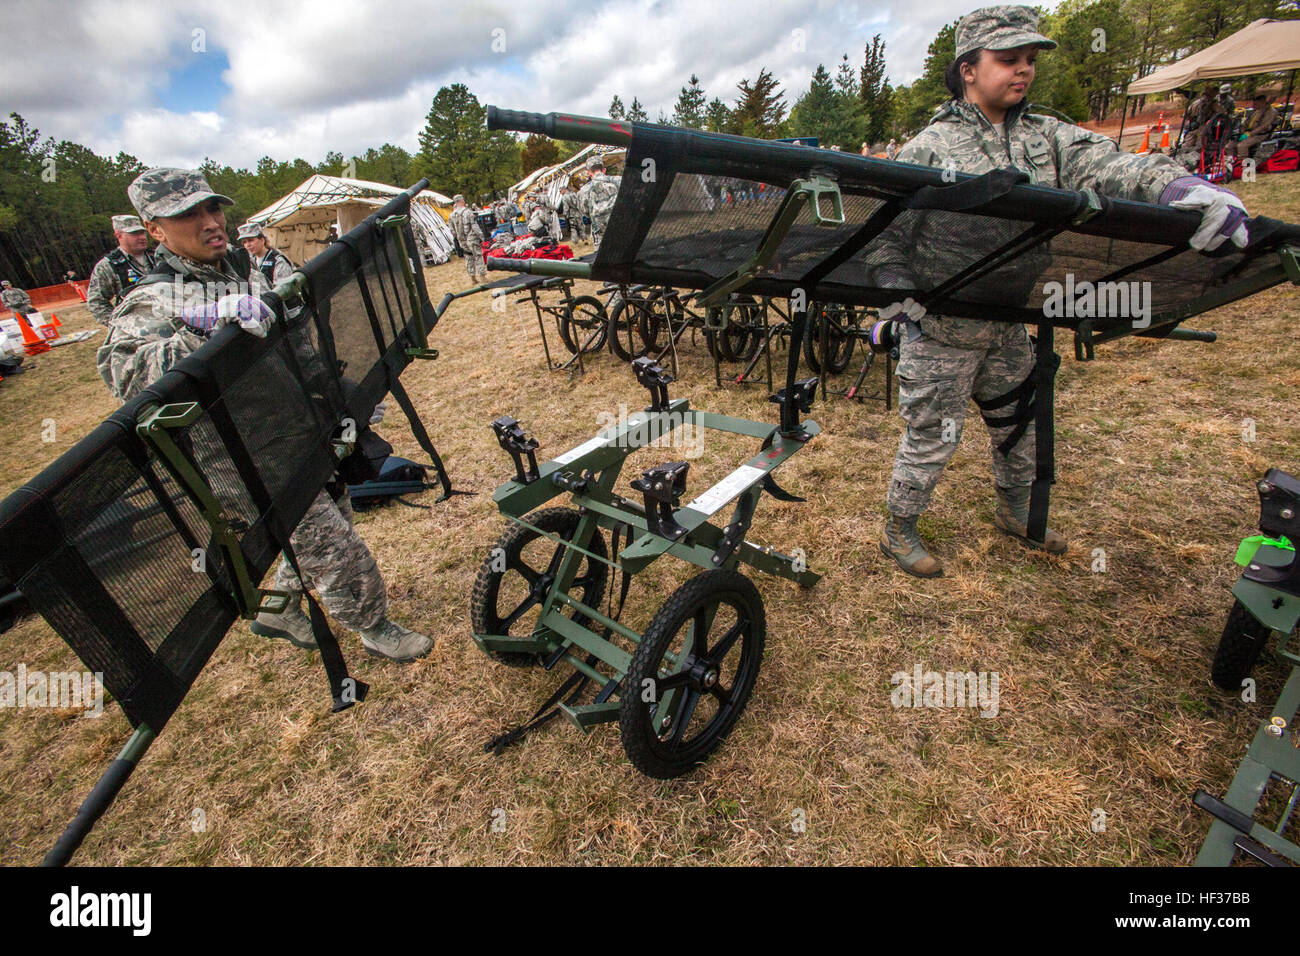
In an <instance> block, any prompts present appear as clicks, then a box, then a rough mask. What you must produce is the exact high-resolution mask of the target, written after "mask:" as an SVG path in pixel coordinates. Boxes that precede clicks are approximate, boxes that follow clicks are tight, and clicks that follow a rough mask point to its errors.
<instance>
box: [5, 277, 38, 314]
mask: <svg viewBox="0 0 1300 956" xmlns="http://www.w3.org/2000/svg"><path fill="white" fill-rule="evenodd" d="M0 302H3V303H4V307H5V308H6V309H8V310H9V311H10V312H12V313H13V314H14V315H31V314H32V313H33V312H35V311H36V309H35V308H34V307H33V306H32V297H31V296H29V295H28V294H27V293H26V292H24V291H23V290H22V289H16V288H14V286H13V283H11V282H10V281H9V280H8V279H5V280H4V281H3V282H0Z"/></svg>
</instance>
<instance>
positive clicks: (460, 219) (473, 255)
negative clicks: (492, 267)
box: [447, 193, 487, 285]
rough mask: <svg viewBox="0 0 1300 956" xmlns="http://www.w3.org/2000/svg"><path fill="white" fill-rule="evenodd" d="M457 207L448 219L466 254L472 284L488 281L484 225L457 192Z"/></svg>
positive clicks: (455, 197)
mask: <svg viewBox="0 0 1300 956" xmlns="http://www.w3.org/2000/svg"><path fill="white" fill-rule="evenodd" d="M452 201H453V202H454V203H455V204H456V208H454V209H453V210H452V211H451V217H450V218H449V219H448V220H447V222H448V225H450V226H451V231H452V233H453V234H454V235H455V236H456V241H457V242H458V243H460V251H461V252H463V253H464V254H465V271H466V272H468V273H469V278H470V285H473V284H474V283H475V282H486V281H487V263H486V262H484V261H483V227H482V226H480V225H479V224H478V217H477V216H475V215H474V210H473V209H470V208H469V206H467V205H466V204H465V197H464V196H462V195H461V194H460V193H457V194H456V195H455V196H453V197H452Z"/></svg>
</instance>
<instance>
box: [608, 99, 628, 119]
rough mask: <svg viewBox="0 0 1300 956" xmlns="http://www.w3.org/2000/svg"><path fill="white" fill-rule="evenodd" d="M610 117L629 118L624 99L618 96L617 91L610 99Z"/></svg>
mask: <svg viewBox="0 0 1300 956" xmlns="http://www.w3.org/2000/svg"><path fill="white" fill-rule="evenodd" d="M609 118H610V119H616V120H621V119H627V110H626V109H625V108H624V106H623V101H622V100H620V99H619V98H618V94H617V93H615V94H614V98H613V99H612V100H610V101H609Z"/></svg>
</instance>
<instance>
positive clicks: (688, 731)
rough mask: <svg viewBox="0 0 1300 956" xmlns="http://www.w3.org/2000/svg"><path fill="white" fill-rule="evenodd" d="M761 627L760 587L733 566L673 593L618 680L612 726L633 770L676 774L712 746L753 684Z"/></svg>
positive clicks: (738, 711)
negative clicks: (616, 726)
mask: <svg viewBox="0 0 1300 956" xmlns="http://www.w3.org/2000/svg"><path fill="white" fill-rule="evenodd" d="M766 630H767V622H766V618H765V616H764V613H763V601H762V598H760V597H759V595H758V589H757V588H755V587H754V585H753V583H752V582H751V581H750V580H749V578H747V577H745V576H744V575H743V574H740V573H739V572H737V571H705V572H704V573H703V574H698V575H696V576H695V577H693V578H691V579H690V580H689V581H687V582H686V583H685V584H683V585H682V586H681V587H680V588H678V589H677V590H676V591H674V592H673V594H672V595H671V596H670V597H669V598H668V600H667V601H666V602H665V603H664V606H663V607H661V608H660V609H659V612H658V613H657V614H655V616H654V618H653V619H652V620H651V621H650V625H649V626H648V627H647V628H646V630H645V633H644V634H643V635H642V636H641V643H640V644H638V645H637V649H636V653H635V654H633V655H632V663H631V665H630V666H629V667H628V671H627V676H626V677H624V678H623V692H622V700H621V703H620V704H619V711H618V724H619V730H620V731H621V733H622V737H623V749H624V750H625V751H627V756H628V759H629V760H631V761H632V763H633V765H634V766H635V767H636V768H637V769H638V770H640V771H641V772H642V773H644V774H646V775H648V776H651V777H658V778H660V779H668V778H670V777H677V776H681V775H682V774H684V773H686V772H687V771H689V770H691V769H692V768H694V767H695V766H697V765H698V764H700V763H701V762H702V761H703V760H704V759H705V758H706V757H708V755H709V754H711V753H713V751H714V750H716V749H717V747H718V745H719V744H721V743H722V741H723V739H724V738H725V737H726V736H727V734H728V733H730V732H731V728H732V727H733V726H734V725H735V723H736V721H737V720H738V719H739V718H740V715H741V713H743V712H744V710H745V703H746V702H747V701H748V700H749V695H750V693H751V692H752V691H753V689H754V681H755V679H756V678H757V677H758V666H759V663H760V662H761V661H762V657H763V639H764V635H765V633H766ZM670 653H671V654H672V655H674V659H671V660H670V659H668V656H667V655H668V654H670ZM650 697H652V698H653V700H648V699H646V698H650Z"/></svg>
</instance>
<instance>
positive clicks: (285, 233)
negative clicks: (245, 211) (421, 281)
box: [248, 174, 453, 263]
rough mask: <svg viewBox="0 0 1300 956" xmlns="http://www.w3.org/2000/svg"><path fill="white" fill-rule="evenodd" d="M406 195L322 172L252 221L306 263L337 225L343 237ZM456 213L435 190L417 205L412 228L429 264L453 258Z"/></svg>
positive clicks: (288, 253)
mask: <svg viewBox="0 0 1300 956" xmlns="http://www.w3.org/2000/svg"><path fill="white" fill-rule="evenodd" d="M400 192H403V190H401V189H398V188H397V187H396V186H389V185H386V184H385V183H372V182H368V181H366V180H364V179H343V178H341V177H338V176H322V175H319V174H318V175H315V176H312V177H310V178H309V179H307V180H306V181H305V182H304V183H303V184H302V185H301V186H299V187H298V188H297V189H295V190H293V192H291V193H289V194H288V195H287V196H284V197H282V198H281V199H278V200H277V201H275V202H273V203H271V205H269V206H267V207H266V208H265V209H263V210H261V211H259V212H256V213H254V214H253V215H251V216H249V217H248V221H249V222H260V223H261V224H262V226H263V227H264V228H265V230H266V234H267V238H268V241H269V242H270V243H271V245H273V246H275V248H277V249H279V250H280V251H281V252H283V253H284V254H285V255H286V256H288V257H289V258H290V259H291V260H293V261H294V262H296V263H303V262H306V261H307V260H308V259H310V258H312V257H313V256H315V255H316V254H317V253H319V252H320V251H321V250H322V249H324V248H325V247H326V246H327V245H329V234H330V227H331V226H336V227H337V228H338V233H339V235H343V234H344V233H345V232H347V231H348V230H349V229H351V228H353V227H354V226H356V225H357V223H359V222H361V220H363V219H365V218H366V216H369V215H370V214H371V213H372V212H374V211H375V210H376V209H378V208H379V207H380V206H382V205H384V204H385V203H386V202H388V201H389V200H390V199H392V198H393V197H394V196H396V195H397V194H398V193H400ZM450 212H451V199H450V198H448V197H447V196H444V195H442V193H437V192H434V191H433V190H431V189H425V190H423V191H422V192H421V193H420V194H419V195H417V196H416V197H415V200H414V201H413V202H412V203H411V222H412V226H413V228H414V231H415V237H416V239H417V240H418V241H419V243H420V245H421V246H422V247H423V259H424V260H425V261H426V262H446V261H447V260H448V259H449V258H450V257H451V250H452V247H453V240H452V235H451V229H450V227H449V226H448V225H447V216H448V214H449V213H450Z"/></svg>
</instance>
